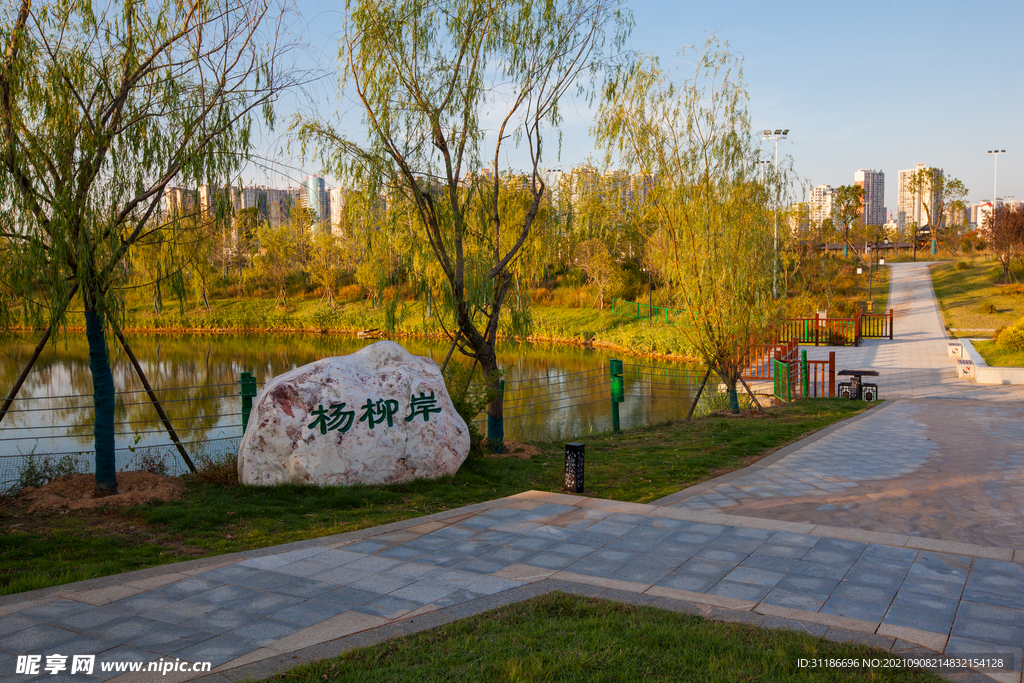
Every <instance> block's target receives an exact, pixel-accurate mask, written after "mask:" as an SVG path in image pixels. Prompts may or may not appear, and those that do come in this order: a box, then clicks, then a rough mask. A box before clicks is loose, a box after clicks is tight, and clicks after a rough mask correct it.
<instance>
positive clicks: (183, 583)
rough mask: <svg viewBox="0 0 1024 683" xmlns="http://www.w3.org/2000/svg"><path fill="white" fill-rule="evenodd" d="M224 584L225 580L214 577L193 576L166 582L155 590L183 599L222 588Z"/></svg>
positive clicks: (154, 590)
mask: <svg viewBox="0 0 1024 683" xmlns="http://www.w3.org/2000/svg"><path fill="white" fill-rule="evenodd" d="M223 585H224V582H223V581H214V580H212V579H207V578H203V577H202V576H191V577H189V578H187V579H181V580H180V581H173V582H171V583H168V584H164V585H163V586H160V587H159V588H154V589H153V592H154V593H162V594H163V595H169V596H171V597H175V598H178V599H181V598H187V597H190V596H192V595H196V594H198V593H205V592H207V591H211V590H213V589H214V588H220V587H221V586H223Z"/></svg>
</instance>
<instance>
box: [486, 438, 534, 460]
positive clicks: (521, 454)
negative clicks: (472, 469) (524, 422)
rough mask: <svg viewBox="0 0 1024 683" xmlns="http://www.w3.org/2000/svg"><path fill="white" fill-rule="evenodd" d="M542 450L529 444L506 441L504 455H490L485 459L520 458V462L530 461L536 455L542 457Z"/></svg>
mask: <svg viewBox="0 0 1024 683" xmlns="http://www.w3.org/2000/svg"><path fill="white" fill-rule="evenodd" d="M540 453H541V450H540V449H539V448H537V447H536V446H531V445H530V444H528V443H519V442H518V441H506V442H505V452H504V453H488V454H487V455H486V456H485V457H487V458H519V459H520V460H529V459H530V458H531V457H532V456H534V455H540Z"/></svg>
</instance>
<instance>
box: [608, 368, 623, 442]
mask: <svg viewBox="0 0 1024 683" xmlns="http://www.w3.org/2000/svg"><path fill="white" fill-rule="evenodd" d="M608 366H609V368H608V369H609V374H610V375H611V389H612V431H613V432H614V433H616V434H618V433H619V404H620V403H622V402H623V401H625V400H626V396H625V394H626V392H625V386H624V384H623V379H622V361H621V360H616V359H615V358H612V359H611V360H610V361H609V362H608Z"/></svg>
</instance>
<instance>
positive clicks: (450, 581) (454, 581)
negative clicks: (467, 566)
mask: <svg viewBox="0 0 1024 683" xmlns="http://www.w3.org/2000/svg"><path fill="white" fill-rule="evenodd" d="M479 580H480V575H479V574H474V573H472V572H462V571H459V570H457V569H446V570H444V571H441V572H438V573H437V574H434V575H433V576H430V577H428V578H426V579H424V581H425V582H427V583H434V584H438V585H442V586H452V587H454V588H467V587H468V586H470V585H471V584H473V583H476V582H477V581H479Z"/></svg>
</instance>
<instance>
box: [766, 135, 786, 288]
mask: <svg viewBox="0 0 1024 683" xmlns="http://www.w3.org/2000/svg"><path fill="white" fill-rule="evenodd" d="M787 135H789V128H787V129H785V130H782V129H781V128H776V129H775V132H774V133H773V132H772V131H770V130H765V131H764V139H765V140H774V141H775V172H776V173H778V171H779V140H785V139H786V136H787ZM778 274H779V207H778V206H776V207H775V241H774V244H773V254H772V296H773V297H775V298H776V299H777V298H779V290H778V285H777V282H778Z"/></svg>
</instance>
